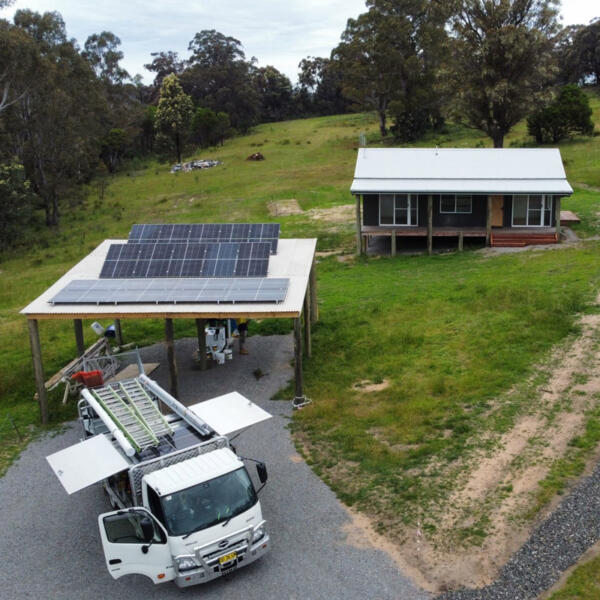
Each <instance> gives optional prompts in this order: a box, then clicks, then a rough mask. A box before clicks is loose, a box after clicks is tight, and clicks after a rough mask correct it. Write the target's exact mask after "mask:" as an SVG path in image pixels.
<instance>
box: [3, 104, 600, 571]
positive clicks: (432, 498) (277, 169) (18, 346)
mask: <svg viewBox="0 0 600 600" xmlns="http://www.w3.org/2000/svg"><path fill="white" fill-rule="evenodd" d="M593 106H594V111H595V113H594V114H595V120H596V123H597V124H600V100H598V98H597V97H594V100H593ZM361 132H366V133H367V138H368V140H369V145H380V144H382V142H381V140H380V139H379V137H378V134H377V125H376V122H375V121H374V120H373V119H372V117H371V116H369V115H360V114H359V115H342V116H335V117H324V118H317V119H307V120H302V121H292V122H285V123H276V124H266V125H261V126H260V127H257V128H256V129H255V131H254V132H253V133H252V134H251V135H249V136H246V137H243V138H237V139H234V140H231V141H229V142H228V143H227V144H226V145H225V146H224V147H223V148H214V149H211V150H210V151H203V152H201V153H198V154H196V155H195V157H210V158H216V159H219V160H221V161H223V164H222V165H221V166H219V167H216V168H213V169H210V170H207V171H201V172H193V173H179V174H176V175H173V174H170V173H169V168H168V165H164V164H159V163H156V162H147V163H144V162H139V163H133V164H130V165H129V167H128V168H127V169H126V170H125V171H124V172H122V173H121V174H119V175H117V176H116V177H114V178H112V179H111V180H110V182H109V186H108V188H107V190H106V191H105V193H104V194H102V191H101V189H100V187H99V186H97V185H93V186H90V188H89V189H88V190H87V191H86V201H85V204H84V205H83V206H80V207H75V208H73V209H72V210H71V211H65V215H64V217H63V223H62V225H61V228H60V230H59V231H58V232H47V231H44V230H41V229H40V230H38V231H33V232H31V234H30V235H31V238H32V239H35V242H34V245H33V247H32V248H31V249H30V250H28V251H23V250H21V249H19V250H16V251H14V252H13V253H12V254H11V253H9V254H7V255H5V256H4V257H3V260H2V262H1V263H0V281H1V283H2V286H1V290H0V325H1V327H0V443H1V448H2V450H1V452H2V461H3V462H2V463H1V465H3V466H6V465H7V464H8V462H9V461H10V459H11V458H12V457H13V456H14V455H15V453H16V452H18V450H19V448H21V447H22V446H23V444H24V443H26V442H27V440H28V439H30V438H31V437H32V436H33V435H35V434H36V433H37V432H38V431H39V430H40V429H39V427H38V426H37V420H38V411H37V406H36V403H35V401H34V399H33V395H34V388H35V386H34V380H33V370H32V366H31V360H30V354H29V344H28V337H27V327H26V322H25V319H24V318H23V317H21V316H20V315H18V311H19V310H20V309H21V308H22V307H23V306H25V305H26V304H27V303H28V302H29V301H30V300H32V299H33V298H35V297H36V296H37V295H39V294H40V293H41V292H42V291H44V290H45V289H46V288H47V287H48V286H49V285H50V284H52V283H53V282H54V281H56V279H58V278H59V277H60V276H61V275H62V274H63V273H64V272H65V271H66V270H68V269H69V268H70V267H71V266H73V265H74V264H75V263H76V262H78V261H79V260H80V259H81V258H82V257H83V256H85V255H86V254H87V253H88V252H89V251H90V250H91V249H92V248H94V247H96V245H97V244H98V243H100V242H101V241H102V240H104V239H106V238H125V237H126V236H127V234H128V231H129V229H130V226H131V224H132V223H134V222H194V221H199V222H202V221H208V222H210V221H216V222H218V221H225V222H229V221H277V222H280V223H281V224H282V236H283V237H308V236H310V237H314V236H316V237H318V238H319V243H318V250H320V251H330V252H335V253H336V254H334V255H331V256H323V257H321V258H320V259H319V264H318V284H319V285H318V287H319V299H320V316H321V320H320V322H319V323H318V324H317V326H316V328H315V332H314V342H313V343H314V349H313V358H312V359H311V360H308V361H306V364H305V373H306V392H307V395H308V396H309V397H310V398H312V400H313V404H312V405H311V406H309V407H308V408H306V409H304V410H303V411H301V412H300V413H298V415H297V418H296V419H295V422H294V430H295V432H296V437H297V440H298V445H299V448H300V450H301V451H302V452H303V453H304V454H305V456H306V457H307V459H308V460H309V461H310V462H311V463H312V464H313V465H314V468H315V470H316V471H317V472H318V473H319V474H320V475H321V476H322V477H324V478H325V480H326V481H327V482H328V483H329V484H330V485H331V486H332V488H333V489H334V490H335V491H336V492H337V493H338V494H339V496H340V497H341V498H343V499H344V501H346V502H347V503H348V504H350V505H354V506H356V507H357V508H359V509H360V510H363V511H364V512H366V513H367V514H368V515H369V516H370V517H371V518H372V519H373V521H374V522H375V523H376V524H378V526H379V528H380V529H381V530H382V531H385V532H386V534H388V535H389V536H390V537H392V539H394V540H397V541H398V543H404V541H405V540H406V537H407V535H408V534H407V532H408V531H409V530H410V528H411V527H414V526H415V525H416V524H417V523H418V526H419V528H421V529H422V530H423V531H424V532H425V533H426V535H428V536H430V540H431V543H432V544H434V545H435V544H442V542H441V539H442V537H445V538H446V542H447V543H448V544H450V545H458V546H460V547H461V548H466V549H468V548H472V547H478V546H479V545H481V544H483V543H484V541H485V540H486V539H487V538H488V537H489V536H490V535H492V533H493V529H494V520H493V514H494V511H495V510H496V509H497V508H498V506H500V504H501V503H502V502H504V500H505V499H506V498H507V497H508V496H510V495H511V490H509V489H508V487H509V486H510V485H512V484H508V483H506V482H504V483H503V482H500V483H498V486H496V487H497V489H496V488H494V489H493V490H491V491H490V494H488V495H487V496H486V498H485V502H483V505H482V506H481V507H480V509H478V510H475V511H473V510H471V509H470V508H469V506H468V505H464V504H463V505H462V506H459V510H463V511H467V512H469V511H470V518H468V519H466V518H462V519H461V518H459V517H460V515H458V514H457V515H456V519H457V520H456V521H453V522H452V523H451V524H450V525H448V526H442V525H441V524H440V514H441V512H440V511H441V510H442V508H443V507H445V506H447V504H448V502H449V500H451V499H453V498H455V497H456V494H457V493H458V492H459V491H460V486H461V485H462V483H461V482H463V483H464V481H465V477H468V474H469V473H470V472H471V471H472V469H473V464H474V461H477V460H478V457H480V456H481V453H482V452H491V451H492V450H493V449H494V448H497V447H498V444H500V443H501V441H502V439H503V436H506V435H508V434H509V433H510V432H511V431H512V430H513V429H514V428H515V426H516V424H518V423H519V422H520V419H522V418H523V416H524V415H527V414H529V413H531V411H532V405H535V404H536V402H537V400H538V398H539V393H540V392H539V390H540V389H541V388H543V387H544V385H546V383H547V382H548V381H549V379H550V378H551V376H552V368H553V363H552V360H554V359H553V357H554V354H551V351H552V349H553V348H554V349H556V348H557V347H562V348H568V344H570V343H571V342H572V341H573V340H574V339H575V338H576V336H577V334H578V333H579V332H580V331H581V324H580V323H579V321H578V320H577V319H578V315H579V314H580V313H582V312H583V313H587V314H594V313H596V312H597V311H598V307H597V305H596V303H595V297H596V294H597V292H598V283H599V280H600V261H599V260H598V259H599V257H600V245H599V243H598V242H597V241H595V240H594V239H593V237H594V236H595V235H597V234H598V233H599V224H598V211H600V170H599V169H598V168H597V165H598V164H600V137H589V138H579V139H574V140H572V141H569V142H566V143H564V144H562V145H561V152H562V154H563V158H564V160H565V166H566V169H567V174H568V177H569V180H570V181H571V183H572V184H573V186H574V187H575V188H576V193H575V194H574V196H573V197H572V198H571V199H568V200H566V201H564V202H563V208H565V209H571V210H574V211H575V212H577V213H578V214H579V215H580V216H581V217H582V219H583V222H582V224H581V225H580V226H579V227H578V232H579V234H580V235H581V236H582V237H585V238H592V239H590V240H589V241H587V242H585V243H583V244H581V245H578V246H574V247H570V248H561V249H560V250H556V251H551V252H523V253H518V254H507V255H503V256H489V255H486V254H481V253H476V252H465V253H462V254H455V253H450V254H440V255H436V256H433V257H427V256H419V257H396V258H394V259H391V258H380V259H368V260H367V259H359V260H357V259H354V258H353V257H352V255H351V253H352V249H353V244H354V224H353V218H352V212H351V209H350V208H344V207H347V205H349V204H351V203H352V198H351V196H350V194H349V186H350V183H351V180H352V174H353V170H354V163H355V158H356V147H357V145H358V136H359V134H360V133H361ZM386 143H388V142H387V140H386ZM436 144H437V145H439V146H458V147H477V146H489V145H490V142H489V140H488V139H487V138H485V137H484V136H482V135H481V134H479V133H478V132H475V131H472V130H469V129H466V128H462V127H459V126H456V125H452V124H450V125H448V126H447V128H446V130H444V131H443V132H441V133H437V134H435V135H430V136H428V138H427V139H425V140H423V141H421V142H420V143H419V145H420V146H432V145H436ZM528 144H530V141H529V140H528V139H527V137H526V131H525V126H524V125H523V124H521V125H519V126H518V127H517V128H515V130H514V131H513V132H512V133H511V134H510V136H508V138H507V140H506V145H507V146H523V145H528ZM258 151H260V152H262V153H263V154H264V156H265V158H266V160H265V161H261V162H251V161H247V160H246V157H247V156H248V155H250V154H251V153H253V152H258ZM594 188H596V189H594ZM293 200H295V201H296V203H297V204H296V203H294V202H291V201H293ZM290 206H292V207H293V208H294V210H292V211H291V212H292V213H293V214H287V213H289V212H290V211H289V207H290ZM286 207H287V208H286ZM340 255H346V256H344V260H340ZM175 323H176V335H178V336H183V335H194V324H193V323H192V322H189V323H187V322H185V321H176V322H175ZM280 325H281V326H280V328H279V329H280V330H287V329H289V325H290V324H289V323H288V322H287V321H286V322H284V323H281V324H280ZM252 326H253V328H254V331H255V332H260V331H262V332H265V331H267V330H268V329H267V328H269V330H272V329H273V327H272V325H271V324H266V323H265V324H256V323H253V324H252ZM124 329H125V335H126V337H127V339H128V340H135V341H136V343H138V344H140V345H141V344H143V343H147V342H151V341H155V340H159V339H161V338H162V333H163V323H162V322H160V321H153V320H148V321H144V322H141V321H132V322H125V323H124ZM40 330H41V337H42V345H43V349H44V366H45V371H46V374H47V375H48V376H49V375H50V374H52V373H54V372H55V371H56V370H58V369H59V368H60V367H61V366H63V365H64V364H65V363H67V362H68V361H69V360H70V359H71V358H72V357H73V355H74V351H75V349H74V338H73V332H72V327H71V326H70V324H69V323H67V322H48V323H45V322H44V323H42V324H41V327H40ZM84 332H85V335H86V343H88V344H89V343H91V342H92V341H93V334H92V332H91V331H90V329H89V324H88V323H84ZM88 332H89V333H88ZM584 371H585V368H584V366H582V367H581V372H582V373H583V372H584ZM580 374H581V373H580ZM583 374H585V373H583ZM582 376H583V375H582ZM373 386H374V387H373ZM371 390H374V391H371ZM569 393H570V392H569ZM61 395H62V391H61V390H60V391H58V392H57V393H56V394H55V395H54V396H53V397H52V399H51V406H50V414H51V419H52V421H53V423H54V424H57V423H60V422H61V421H62V420H64V419H67V418H71V417H72V416H73V414H74V409H73V405H72V403H71V405H70V406H68V407H66V408H65V407H63V406H62V405H61V403H60V397H61ZM282 396H286V392H283V393H282ZM288 396H289V395H288ZM572 400H573V399H572V398H571V397H570V396H569V397H567V396H564V395H563V396H560V398H557V399H556V400H555V401H554V402H553V403H551V404H548V405H544V410H545V411H546V413H547V414H546V413H545V417H544V418H547V423H548V427H549V428H550V429H551V428H552V426H553V424H555V423H556V422H557V419H559V418H560V416H561V415H562V414H563V413H564V411H568V410H573V408H572V407H573V402H572ZM596 404H597V398H591V397H590V399H589V402H588V403H587V404H585V414H583V413H582V415H583V416H582V419H581V422H580V423H579V426H578V428H577V431H576V432H574V434H573V439H577V440H578V442H577V443H574V444H572V443H571V442H572V440H568V442H569V443H568V444H567V445H566V447H565V448H564V449H563V450H562V451H561V452H559V453H558V454H556V455H553V456H552V457H551V459H550V460H549V461H546V462H543V461H541V462H540V463H539V464H540V465H541V466H543V468H544V470H543V473H541V475H540V478H539V479H540V485H539V486H538V487H536V488H535V489H533V490H531V498H530V502H529V503H528V504H527V506H526V510H525V511H524V512H525V513H526V515H527V517H526V518H525V519H524V521H522V522H521V525H523V526H524V527H526V526H527V525H528V524H529V523H530V522H531V520H532V519H533V518H535V515H536V514H538V512H539V510H541V509H542V508H543V507H544V506H546V505H547V504H548V503H549V502H550V501H551V500H552V499H553V498H554V497H555V495H556V493H557V492H558V491H560V490H562V488H563V487H564V486H565V485H566V483H567V482H568V481H569V479H570V478H572V477H573V476H576V475H577V474H578V473H580V472H581V470H582V469H583V467H584V465H585V462H586V460H587V458H588V457H589V456H590V455H591V453H592V452H593V450H594V449H595V448H596V447H597V444H598V436H597V435H596V433H595V432H596V431H597V430H598V427H600V414H599V412H598V408H597V406H596ZM577 406H579V404H578V405H577ZM569 407H571V408H569ZM13 424H14V425H15V426H16V427H17V429H18V430H19V432H20V434H21V436H22V438H23V440H20V439H19V438H18V437H17V435H16V434H15V430H14V428H13ZM590 432H591V433H590ZM536 443H537V444H538V445H537V446H536ZM542 447H543V442H539V440H538V442H536V440H533V441H532V442H531V444H529V445H528V446H527V449H528V450H530V454H529V456H530V458H529V459H527V460H529V463H528V464H532V463H535V464H538V462H539V461H540V460H541V459H539V452H538V454H536V452H537V451H538V450H539V451H540V452H542V450H541V448H542ZM542 463H543V464H542ZM1 465H0V466H1ZM517 470H518V469H517ZM502 486H504V488H505V489H501V488H502ZM458 504H459V505H460V503H458ZM521 512H523V511H521ZM448 532H450V533H448ZM442 534H443V535H442ZM436 536H437V537H436ZM442 546H443V544H442ZM442 546H440V547H442ZM417 567H418V568H419V565H417Z"/></svg>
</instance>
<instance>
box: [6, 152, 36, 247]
mask: <svg viewBox="0 0 600 600" xmlns="http://www.w3.org/2000/svg"><path fill="white" fill-rule="evenodd" d="M34 199H35V196H34V194H33V192H32V191H31V186H30V185H29V182H28V181H27V180H26V179H25V169H24V168H23V165H22V164H20V163H19V162H16V161H10V162H6V163H0V250H5V249H7V248H9V247H10V246H11V245H12V244H13V243H14V242H15V241H16V240H17V239H18V238H19V235H20V233H21V230H22V228H23V227H24V226H25V225H26V224H27V222H28V221H29V220H30V218H31V214H32V212H33V206H34Z"/></svg>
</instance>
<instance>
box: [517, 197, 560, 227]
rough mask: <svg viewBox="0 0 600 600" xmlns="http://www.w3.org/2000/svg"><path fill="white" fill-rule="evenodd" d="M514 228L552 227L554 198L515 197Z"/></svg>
mask: <svg viewBox="0 0 600 600" xmlns="http://www.w3.org/2000/svg"><path fill="white" fill-rule="evenodd" d="M512 224H513V227H550V226H551V225H552V196H544V195H541V194H535V195H529V196H527V195H515V196H513V206H512Z"/></svg>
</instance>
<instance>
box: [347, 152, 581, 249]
mask: <svg viewBox="0 0 600 600" xmlns="http://www.w3.org/2000/svg"><path fill="white" fill-rule="evenodd" d="M351 192H352V194H353V195H354V196H355V198H356V228H357V250H358V252H359V253H362V252H364V251H365V248H366V245H367V243H368V242H369V241H370V239H371V238H372V237H373V236H382V235H383V236H388V237H390V238H391V250H392V255H393V254H395V251H396V239H397V238H398V237H406V236H410V237H422V238H424V239H425V238H426V239H427V248H428V251H429V253H431V251H432V246H433V238H434V237H455V238H457V240H458V246H459V248H460V249H462V243H463V238H465V237H472V238H480V239H481V240H482V241H483V240H484V239H485V242H486V244H488V245H494V246H500V245H502V246H525V245H527V244H532V243H556V242H557V241H558V239H559V236H560V201H561V198H562V197H564V196H569V195H571V194H572V193H573V190H572V188H571V186H570V185H569V183H568V181H567V179H566V175H565V170H564V167H563V164H562V159H561V156H560V151H559V150H558V149H555V148H527V149H524V148H519V149H513V148H510V149H503V148H498V149H496V148H494V149H492V148H476V149H475V148H473V149H471V148H469V149H467V148H464V149H463V148H439V149H438V148H360V149H359V151H358V157H357V159H356V169H355V172H354V181H353V182H352V187H351ZM361 200H362V210H361ZM557 217H558V218H557Z"/></svg>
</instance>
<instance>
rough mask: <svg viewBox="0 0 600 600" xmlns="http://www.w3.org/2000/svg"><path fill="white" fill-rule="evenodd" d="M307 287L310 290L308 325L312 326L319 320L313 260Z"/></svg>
mask: <svg viewBox="0 0 600 600" xmlns="http://www.w3.org/2000/svg"><path fill="white" fill-rule="evenodd" d="M308 286H309V290H310V324H311V325H314V324H315V323H316V322H317V321H318V320H319V305H318V304H317V272H316V266H315V259H314V258H313V263H312V266H311V268H310V275H309V276H308Z"/></svg>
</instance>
